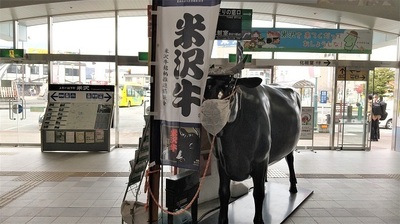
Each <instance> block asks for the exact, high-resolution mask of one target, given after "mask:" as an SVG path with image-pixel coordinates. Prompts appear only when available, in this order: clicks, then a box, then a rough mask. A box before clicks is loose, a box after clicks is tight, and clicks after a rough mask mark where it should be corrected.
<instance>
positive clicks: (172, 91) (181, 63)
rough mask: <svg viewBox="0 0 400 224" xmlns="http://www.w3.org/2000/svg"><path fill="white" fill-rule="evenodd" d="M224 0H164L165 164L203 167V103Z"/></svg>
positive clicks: (160, 72) (160, 39)
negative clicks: (200, 165)
mask: <svg viewBox="0 0 400 224" xmlns="http://www.w3.org/2000/svg"><path fill="white" fill-rule="evenodd" d="M219 4H220V0H204V1H186V0H159V1H158V7H157V38H156V39H157V52H156V56H157V58H156V60H157V66H156V77H157V79H156V80H155V85H156V88H155V93H156V94H155V105H154V106H155V111H157V112H159V113H157V114H156V115H155V119H156V120H159V121H160V123H161V127H160V130H161V147H162V156H161V157H162V158H161V161H162V163H163V164H167V165H173V166H177V167H182V168H187V169H196V170H197V169H198V168H199V160H200V159H199V157H200V128H201V124H200V116H199V114H200V106H201V101H202V99H203V93H204V89H205V83H206V79H207V74H208V70H209V65H210V59H211V50H212V46H213V42H214V38H215V30H216V27H217V20H218V14H219Z"/></svg>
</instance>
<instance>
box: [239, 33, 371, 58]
mask: <svg viewBox="0 0 400 224" xmlns="http://www.w3.org/2000/svg"><path fill="white" fill-rule="evenodd" d="M243 45H244V50H245V51H274V52H318V53H352V54H371V52H372V31H371V30H354V29H349V30H347V29H299V28H252V31H251V39H250V40H245V41H244V44H243Z"/></svg>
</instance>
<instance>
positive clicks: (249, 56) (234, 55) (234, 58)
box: [228, 54, 252, 63]
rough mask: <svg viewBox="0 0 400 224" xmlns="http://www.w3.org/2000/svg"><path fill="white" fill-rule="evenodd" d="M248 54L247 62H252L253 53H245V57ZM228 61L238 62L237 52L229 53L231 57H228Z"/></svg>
mask: <svg viewBox="0 0 400 224" xmlns="http://www.w3.org/2000/svg"><path fill="white" fill-rule="evenodd" d="M246 56H247V59H246V61H245V62H248V63H250V62H251V56H252V55H251V54H244V55H243V57H246ZM228 61H229V62H230V63H236V54H229V58H228Z"/></svg>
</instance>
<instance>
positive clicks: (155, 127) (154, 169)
mask: <svg viewBox="0 0 400 224" xmlns="http://www.w3.org/2000/svg"><path fill="white" fill-rule="evenodd" d="M157 5H158V3H157V0H152V6H151V11H150V15H149V16H151V21H150V22H151V26H149V28H151V31H150V32H149V34H150V33H151V36H150V37H149V54H150V55H149V57H148V60H149V65H150V129H151V130H150V131H151V135H150V160H149V161H150V163H149V169H150V172H149V187H150V190H151V192H153V194H154V198H155V200H156V201H155V200H152V199H150V200H149V223H151V224H156V223H158V206H157V202H158V201H159V188H160V124H159V121H157V120H155V119H154V113H153V112H154V107H155V106H154V105H155V102H154V101H155V88H156V83H155V82H156V67H155V64H156V63H155V62H156V49H157V48H156V46H157V45H156V43H157V42H156V41H157V40H156V37H157V15H155V14H153V13H151V12H155V11H157Z"/></svg>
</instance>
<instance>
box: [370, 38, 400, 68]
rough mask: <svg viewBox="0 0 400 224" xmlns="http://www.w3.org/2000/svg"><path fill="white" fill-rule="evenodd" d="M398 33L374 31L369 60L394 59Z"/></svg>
mask: <svg viewBox="0 0 400 224" xmlns="http://www.w3.org/2000/svg"><path fill="white" fill-rule="evenodd" d="M398 38H399V36H398V35H394V34H388V33H383V32H378V31H374V32H373V40H372V54H371V61H396V60H397V53H396V52H397V49H398V46H397V39H398Z"/></svg>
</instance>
